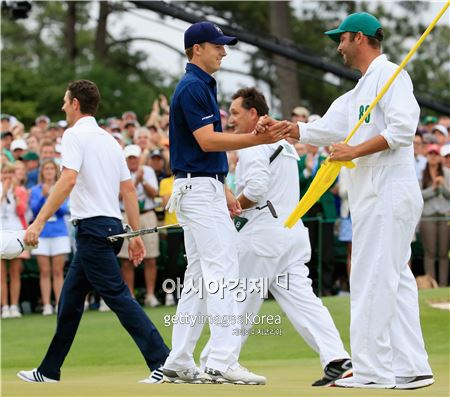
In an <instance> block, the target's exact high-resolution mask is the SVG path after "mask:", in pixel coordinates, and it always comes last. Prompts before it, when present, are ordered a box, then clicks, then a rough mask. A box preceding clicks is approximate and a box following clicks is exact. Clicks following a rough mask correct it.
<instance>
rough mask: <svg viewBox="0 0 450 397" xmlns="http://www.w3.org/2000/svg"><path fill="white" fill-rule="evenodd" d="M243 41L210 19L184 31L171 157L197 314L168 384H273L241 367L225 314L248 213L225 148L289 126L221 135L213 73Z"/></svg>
mask: <svg viewBox="0 0 450 397" xmlns="http://www.w3.org/2000/svg"><path fill="white" fill-rule="evenodd" d="M236 43H237V39H236V38H235V37H230V36H226V35H224V34H223V32H222V30H221V29H220V28H219V27H218V26H217V25H215V24H213V23H211V22H198V23H195V24H193V25H191V26H190V27H189V28H188V29H187V30H186V32H185V35H184V46H185V52H186V56H187V58H188V60H189V63H188V64H187V66H186V74H185V75H184V77H183V78H182V79H181V81H180V82H179V84H178V85H177V87H176V89H175V93H174V95H173V98H172V103H171V106H170V159H171V168H172V171H173V173H174V175H175V182H174V191H173V194H172V197H171V199H170V201H169V211H170V210H172V211H173V210H176V214H177V217H178V220H179V222H180V224H181V225H182V226H183V229H184V238H185V246H186V253H187V258H188V267H187V269H186V274H185V277H184V289H183V292H182V296H181V299H180V301H179V303H178V308H177V317H176V318H180V320H181V318H182V316H185V315H186V314H190V315H193V317H191V318H192V319H193V320H192V322H191V323H190V324H186V323H185V322H184V321H175V322H174V325H173V335H172V352H171V353H170V355H169V357H168V359H167V361H166V363H165V365H164V375H165V380H166V381H169V382H177V383H178V382H187V383H209V382H212V381H214V382H219V383H239V384H264V383H265V382H266V379H265V377H263V376H259V375H255V374H253V373H251V372H250V371H247V370H245V369H243V368H242V367H241V366H240V365H239V363H238V357H239V351H240V337H239V336H234V335H232V331H233V328H235V327H233V326H232V325H229V324H228V325H227V324H226V323H225V320H226V319H229V320H231V321H233V319H236V317H237V313H238V311H237V304H238V303H237V302H236V301H235V300H234V298H233V296H232V294H231V291H229V290H228V289H227V288H226V285H227V283H228V281H229V280H237V279H238V277H239V268H238V259H237V251H236V245H235V237H236V233H237V232H236V229H235V228H234V225H233V222H232V220H231V217H230V214H231V216H233V215H237V214H239V213H240V211H241V209H240V205H239V202H238V201H237V200H236V198H235V197H234V196H233V194H232V193H231V192H230V190H229V189H227V188H226V187H225V185H224V180H225V177H226V175H227V172H228V165H227V157H226V153H225V152H226V151H227V150H237V149H242V148H245V147H249V146H255V145H259V144H264V143H273V142H276V141H278V140H280V139H282V138H283V133H282V132H281V131H282V130H283V129H284V126H282V125H280V128H279V130H277V131H271V134H270V135H269V134H266V133H264V134H239V135H235V134H227V133H223V132H222V128H221V123H220V113H219V107H218V104H217V89H216V80H215V79H214V78H213V77H212V74H213V73H215V72H217V71H218V70H219V69H220V65H221V63H222V59H223V58H224V57H225V56H226V55H227V53H226V50H225V45H234V44H236ZM224 286H225V288H222V287H224ZM217 289H218V291H216V290H217ZM194 315H195V317H194ZM205 322H208V323H209V326H210V330H211V339H210V341H211V352H210V354H209V357H208V361H207V363H206V368H205V371H204V372H203V371H202V370H200V369H199V368H197V366H196V364H195V361H194V358H193V351H194V348H195V345H196V343H197V341H198V338H199V336H200V334H201V332H202V328H203V325H204V323H205Z"/></svg>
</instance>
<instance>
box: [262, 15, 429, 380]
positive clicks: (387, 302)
mask: <svg viewBox="0 0 450 397" xmlns="http://www.w3.org/2000/svg"><path fill="white" fill-rule="evenodd" d="M326 34H328V35H329V36H330V37H331V38H332V39H333V40H335V41H336V42H338V43H339V47H338V52H339V53H340V54H341V55H342V56H343V59H344V63H345V64H346V65H347V66H350V67H352V68H355V69H358V70H360V71H361V73H362V77H361V78H360V79H359V81H358V83H357V84H356V86H355V88H354V89H352V90H351V91H349V92H347V93H346V94H344V95H343V96H341V97H340V98H338V99H336V100H335V101H334V102H333V104H332V105H331V107H330V108H329V110H328V111H327V112H326V114H325V115H324V116H323V117H322V119H320V120H318V121H316V122H314V123H311V124H304V123H299V124H298V125H292V129H291V135H292V136H296V137H297V138H298V137H299V135H300V142H302V143H310V144H313V145H320V146H323V145H330V144H334V145H333V146H332V148H331V159H334V160H354V162H355V164H356V168H354V169H352V170H350V187H349V193H348V196H349V205H350V211H351V214H352V223H353V252H352V269H351V275H350V293H351V325H350V340H351V351H352V360H353V377H350V378H347V379H341V380H338V381H336V385H338V386H342V387H361V388H394V387H395V388H399V389H413V388H419V387H424V386H428V385H430V384H432V383H433V382H434V379H433V376H432V371H431V368H430V366H429V364H428V356H427V353H426V351H425V347H424V341H423V337H422V332H421V328H420V321H419V306H418V294H417V286H416V282H415V279H414V276H413V274H412V272H411V269H410V268H409V266H408V260H409V259H410V256H411V248H410V244H411V241H412V238H413V234H414V230H415V227H416V225H417V222H418V221H419V218H420V215H421V212H422V206H423V200H422V197H421V193H420V189H419V185H418V182H417V178H416V175H415V170H414V162H413V157H414V155H413V146H412V143H413V138H414V134H415V131H416V127H417V125H418V121H419V111H420V109H419V106H418V104H417V102H416V100H415V98H414V95H413V85H412V82H411V79H410V77H409V75H408V73H407V72H406V71H402V72H401V73H400V74H399V76H398V77H397V78H396V80H395V81H394V83H393V85H392V86H391V88H390V89H389V90H388V91H387V93H386V94H385V95H384V96H383V98H382V99H381V100H380V102H379V103H378V105H377V106H376V107H375V108H374V110H373V111H372V112H371V113H370V115H369V116H367V118H366V119H365V120H364V122H363V124H362V125H361V127H360V128H359V130H358V131H357V132H356V134H355V135H354V137H353V138H352V139H351V140H350V142H349V144H348V145H345V144H342V143H337V142H341V141H343V140H344V139H345V137H346V136H347V134H348V133H349V132H350V131H351V129H352V128H353V127H354V126H355V125H356V123H357V121H358V120H359V118H360V117H361V116H362V115H363V113H364V111H365V110H366V109H367V108H368V106H369V105H370V104H371V102H372V101H373V100H374V99H375V97H376V96H377V94H378V93H379V92H380V90H381V89H382V87H383V86H384V84H385V83H386V82H387V80H388V79H389V78H390V77H391V75H392V74H393V73H394V71H395V70H396V68H397V65H395V64H393V63H392V62H389V61H388V60H387V58H386V56H385V55H382V54H381V41H382V39H383V31H382V29H381V25H380V23H379V21H378V20H377V19H376V18H375V17H374V16H372V15H370V14H367V13H357V14H352V15H350V16H348V17H347V18H346V19H345V20H344V21H343V22H342V23H341V25H340V26H339V28H337V29H334V30H332V31H328V32H326ZM270 123H272V124H273V125H275V124H276V123H275V122H273V121H268V124H270ZM269 130H270V129H269Z"/></svg>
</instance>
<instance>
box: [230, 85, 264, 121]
mask: <svg viewBox="0 0 450 397" xmlns="http://www.w3.org/2000/svg"><path fill="white" fill-rule="evenodd" d="M231 98H232V99H233V100H235V99H237V98H242V107H243V108H244V109H247V110H250V109H251V108H255V110H256V112H257V113H258V116H264V115H265V114H267V113H268V112H269V107H268V106H267V102H266V98H265V97H264V95H263V94H262V93H261V92H259V91H258V90H257V89H256V88H255V87H250V88H241V89H239V90H237V91H236V92H235V93H234V94H233V96H232V97H231Z"/></svg>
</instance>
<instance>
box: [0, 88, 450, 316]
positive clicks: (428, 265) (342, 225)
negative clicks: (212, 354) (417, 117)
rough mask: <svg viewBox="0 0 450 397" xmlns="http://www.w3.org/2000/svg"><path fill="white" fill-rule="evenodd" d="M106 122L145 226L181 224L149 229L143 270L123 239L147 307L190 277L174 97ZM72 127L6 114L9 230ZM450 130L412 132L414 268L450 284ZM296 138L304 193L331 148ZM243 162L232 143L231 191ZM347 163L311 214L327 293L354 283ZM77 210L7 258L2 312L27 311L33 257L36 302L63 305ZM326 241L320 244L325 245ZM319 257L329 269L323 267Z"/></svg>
mask: <svg viewBox="0 0 450 397" xmlns="http://www.w3.org/2000/svg"><path fill="white" fill-rule="evenodd" d="M220 114H221V121H222V129H223V131H227V132H233V126H232V125H230V124H229V123H228V113H227V111H226V110H221V112H220ZM317 119H320V116H319V115H317V114H310V111H309V110H308V109H307V108H305V107H302V106H298V107H295V108H294V109H293V110H292V114H291V120H292V121H294V122H295V121H303V122H314V121H315V120H317ZM98 123H99V125H100V126H101V127H102V128H104V129H105V130H106V131H108V132H109V133H110V134H111V135H112V136H113V137H114V138H115V139H116V141H117V143H118V144H119V145H120V146H121V147H122V148H123V151H124V156H125V158H126V161H127V165H128V168H129V169H130V172H131V176H132V179H133V181H134V183H135V186H136V190H137V193H138V200H139V210H140V227H141V228H149V227H154V226H158V225H162V224H165V225H174V226H172V227H170V228H168V229H167V232H166V233H164V234H160V235H158V234H149V235H147V236H145V238H144V242H145V246H146V251H147V255H146V257H145V258H144V260H143V263H142V264H141V267H140V269H141V270H140V271H139V269H138V273H137V272H136V270H135V268H134V266H133V265H132V264H131V263H130V262H129V260H128V259H127V258H128V255H127V247H126V244H125V245H124V247H123V248H122V251H121V252H120V253H119V254H118V261H120V265H121V269H122V275H123V278H124V280H125V282H126V283H127V285H128V287H129V288H130V291H131V293H132V295H136V293H137V292H138V288H137V287H136V285H137V284H138V283H137V282H136V281H137V280H135V279H136V277H137V275H138V276H139V278H140V279H142V283H141V284H142V285H143V288H142V289H143V290H145V293H144V295H143V298H142V303H143V304H145V305H146V306H149V307H155V306H158V305H160V304H165V305H167V306H171V305H175V304H176V303H177V296H176V295H177V294H176V291H169V290H166V291H164V290H161V288H160V286H161V285H162V282H163V281H164V280H166V279H171V280H176V278H177V277H180V278H182V274H183V272H184V269H183V265H184V266H185V265H186V263H185V261H184V259H183V257H184V256H183V254H184V247H183V231H182V229H181V228H180V227H179V226H177V219H176V216H175V215H174V214H171V213H168V212H167V211H165V209H164V207H165V205H166V203H167V202H168V200H169V197H170V195H171V193H172V188H173V176H172V175H171V170H170V159H169V144H170V142H169V103H168V101H167V99H166V98H165V97H164V96H163V95H161V96H160V97H159V98H158V99H156V100H155V101H154V102H153V106H152V108H151V109H150V112H149V115H148V116H146V117H145V119H144V120H138V118H137V116H136V114H135V113H134V112H133V111H125V112H124V113H123V114H122V115H121V117H109V118H105V119H99V120H98ZM66 128H67V123H66V121H65V120H59V121H52V120H50V119H49V118H48V117H47V116H45V115H41V116H38V117H37V118H36V120H35V123H34V125H33V126H31V127H30V128H29V129H26V128H25V126H24V125H23V124H22V123H21V122H20V115H15V116H12V115H8V114H2V115H1V156H2V158H1V163H2V168H1V185H0V194H1V204H0V207H1V217H2V229H4V230H23V229H25V228H26V227H27V225H29V224H30V223H31V222H32V221H33V219H34V217H35V216H36V214H37V213H38V212H39V210H40V209H41V208H42V206H43V205H44V203H45V201H46V199H47V197H48V195H49V193H50V192H51V190H52V188H53V186H54V185H55V183H56V181H57V180H58V178H59V174H60V157H61V145H60V142H61V138H62V136H63V134H64V131H65V129H66ZM449 131H450V118H448V117H445V116H441V117H435V116H425V117H424V118H423V119H422V120H421V123H420V125H419V126H418V128H417V132H416V135H415V138H414V162H415V169H416V174H417V179H418V181H419V184H420V186H421V189H422V195H423V199H424V208H423V216H422V220H421V222H420V224H419V226H418V229H417V233H416V242H415V244H416V245H417V244H418V245H419V246H420V247H421V254H420V258H423V261H421V264H420V266H416V267H413V271H414V273H415V275H416V276H418V275H421V274H426V275H428V276H430V277H431V278H432V279H433V280H435V281H436V284H437V285H439V286H442V287H444V286H447V285H449V271H448V270H449V237H450V234H449V222H448V215H449V214H450V140H449ZM291 143H292V144H293V145H294V147H295V148H296V150H297V153H298V155H299V160H298V170H299V184H300V191H301V193H304V192H306V190H307V189H308V187H309V185H310V184H311V181H312V180H313V178H314V176H315V175H316V173H317V171H318V169H319V167H320V165H321V163H322V162H323V161H324V160H325V159H326V157H327V155H328V149H327V148H326V147H315V146H311V145H305V144H301V143H299V142H296V141H292V142H291ZM237 161H239V159H238V153H237V152H229V153H228V162H229V174H228V176H227V184H228V186H229V187H230V188H231V190H232V191H233V190H234V189H235V187H236V186H235V178H234V171H235V168H236V164H237ZM348 172H349V171H348V170H347V169H345V168H344V169H343V170H342V172H341V174H340V175H339V177H338V179H337V181H336V182H335V183H334V184H333V185H332V186H331V187H330V188H329V190H328V191H327V192H326V193H325V194H324V195H323V196H322V198H321V199H320V200H319V201H318V202H317V203H316V204H315V205H314V206H313V207H312V208H311V209H310V210H309V212H308V213H307V214H306V215H305V217H304V218H303V220H304V223H305V225H306V226H307V227H308V229H309V233H310V239H311V245H312V247H313V253H312V259H311V262H310V264H309V267H310V275H311V278H312V279H313V281H314V285H315V286H316V288H317V285H318V277H319V275H320V274H321V277H322V279H321V280H320V281H321V283H320V284H321V285H322V290H321V292H322V293H323V295H334V294H337V293H345V291H348V275H349V272H350V271H351V242H352V226H351V213H350V211H349V206H348V198H347V192H348V183H349V182H348V175H347V173H348ZM122 209H123V208H122ZM123 213H124V211H123ZM69 219H70V201H66V202H64V203H63V204H62V205H61V207H60V208H59V210H58V211H57V212H56V214H55V215H54V216H53V217H52V218H50V219H49V221H48V222H47V224H46V226H45V228H44V230H43V232H42V235H41V238H40V240H39V246H38V247H37V248H35V249H33V250H32V251H31V252H28V251H24V252H23V253H22V255H20V256H19V257H18V258H16V259H13V260H9V261H6V260H4V259H2V260H1V266H2V268H1V271H2V273H1V282H2V293H1V307H2V311H1V316H2V318H9V317H21V316H22V313H23V311H24V310H23V308H22V307H21V302H22V301H23V296H25V295H26V294H24V291H21V281H22V278H23V275H24V273H26V270H25V271H24V269H26V268H27V266H25V264H27V263H32V264H34V266H37V269H38V270H39V289H40V297H38V298H37V301H38V305H37V306H36V310H39V311H41V312H42V314H43V315H52V314H53V313H55V311H56V310H57V305H58V300H59V296H60V293H61V288H62V284H63V280H64V273H65V270H66V267H67V264H68V260H69V257H70V256H71V255H73V253H74V250H75V249H76V247H75V244H74V238H73V227H72V225H71V223H70V221H69ZM125 222H126V219H125ZM319 238H320V239H321V241H320V244H319V241H318V239H319ZM336 245H339V246H340V247H341V248H343V250H344V258H345V259H344V264H337V263H336V260H335V252H336ZM163 246H164V247H165V248H164V253H163V252H162V251H163V250H162V249H161V247H163ZM319 246H321V247H322V250H321V252H319V250H318V247H319ZM319 258H320V259H319ZM319 261H320V265H321V272H318V271H317V268H318V263H319ZM85 307H86V309H88V308H93V307H97V308H98V309H99V310H100V311H108V310H109V308H108V307H107V306H106V304H105V302H103V301H102V300H101V299H99V298H98V297H95V296H87V297H86V304H85ZM33 309H34V308H33Z"/></svg>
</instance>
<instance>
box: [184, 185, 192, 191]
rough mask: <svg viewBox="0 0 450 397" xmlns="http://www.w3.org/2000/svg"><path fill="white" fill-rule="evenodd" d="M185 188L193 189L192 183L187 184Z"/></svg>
mask: <svg viewBox="0 0 450 397" xmlns="http://www.w3.org/2000/svg"><path fill="white" fill-rule="evenodd" d="M184 188H185V189H186V190H187V189H191V190H192V185H186V186H185V187H184Z"/></svg>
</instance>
